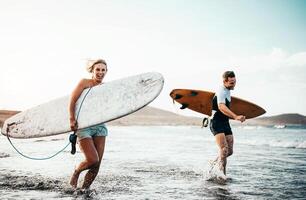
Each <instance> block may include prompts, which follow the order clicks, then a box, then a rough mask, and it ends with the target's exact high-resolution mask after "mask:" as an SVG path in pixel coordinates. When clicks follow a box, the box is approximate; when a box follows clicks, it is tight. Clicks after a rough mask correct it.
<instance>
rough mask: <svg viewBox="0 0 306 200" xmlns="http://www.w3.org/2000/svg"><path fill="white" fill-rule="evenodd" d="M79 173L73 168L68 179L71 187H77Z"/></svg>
mask: <svg viewBox="0 0 306 200" xmlns="http://www.w3.org/2000/svg"><path fill="white" fill-rule="evenodd" d="M79 175H80V173H79V172H77V171H76V170H74V172H73V174H72V177H71V179H70V185H71V186H72V187H73V188H77V185H78V179H79Z"/></svg>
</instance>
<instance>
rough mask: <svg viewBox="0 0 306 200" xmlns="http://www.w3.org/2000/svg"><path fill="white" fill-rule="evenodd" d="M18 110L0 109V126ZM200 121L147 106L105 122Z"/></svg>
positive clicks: (195, 124)
mask: <svg viewBox="0 0 306 200" xmlns="http://www.w3.org/2000/svg"><path fill="white" fill-rule="evenodd" d="M18 112H19V111H10V110H0V127H2V126H3V122H4V121H5V119H7V118H8V117H10V116H13V115H15V114H16V113H18ZM201 123H202V119H201V118H197V117H186V116H182V115H178V114H175V113H172V112H169V111H165V110H161V109H158V108H153V107H150V106H147V107H145V108H143V109H141V110H139V111H137V112H135V113H133V114H130V115H128V116H125V117H123V118H120V119H117V120H114V121H112V122H109V123H107V124H109V125H114V126H130V125H139V126H140V125H144V126H148V125H153V126H154V125H160V126H164V125H168V126H174V125H192V126H200V125H201Z"/></svg>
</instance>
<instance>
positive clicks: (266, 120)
mask: <svg viewBox="0 0 306 200" xmlns="http://www.w3.org/2000/svg"><path fill="white" fill-rule="evenodd" d="M246 122H247V124H250V125H276V124H283V125H290V124H291V125H306V116H304V115H300V114H297V113H288V114H281V115H276V116H271V117H260V118H256V119H251V120H248V121H246Z"/></svg>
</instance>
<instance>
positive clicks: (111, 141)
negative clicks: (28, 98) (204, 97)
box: [0, 126, 306, 199]
mask: <svg viewBox="0 0 306 200" xmlns="http://www.w3.org/2000/svg"><path fill="white" fill-rule="evenodd" d="M233 131H234V136H235V145H234V154H233V156H231V157H230V158H229V160H228V169H227V172H228V174H227V175H228V180H227V182H226V184H224V185H222V184H218V183H215V182H211V181H206V180H205V172H206V171H207V169H208V162H209V160H212V159H214V158H215V156H216V154H217V148H216V145H215V143H214V138H213V136H212V134H211V133H210V131H209V129H207V128H204V129H201V128H200V127H198V126H109V136H108V137H107V142H106V150H105V154H104V158H103V161H102V166H101V169H100V172H99V175H98V176H97V178H96V180H95V181H94V183H93V185H92V187H91V188H90V191H89V193H86V194H80V193H77V192H75V191H74V190H72V189H71V188H70V186H69V184H68V182H69V178H70V176H71V174H72V171H73V169H74V167H75V165H77V164H78V163H79V162H80V161H81V160H82V159H83V157H82V154H81V153H80V151H79V150H78V149H77V150H78V151H77V153H76V155H74V156H73V155H71V154H70V149H69V148H67V149H66V150H65V151H64V152H62V153H61V154H59V155H58V156H56V157H54V158H52V159H50V160H45V161H34V160H29V159H26V158H23V157H21V156H20V155H19V154H18V153H16V152H15V150H14V149H13V148H12V147H11V146H10V144H9V142H8V141H7V139H6V138H5V137H4V136H1V137H0V145H1V149H0V195H1V199H128V198H131V199H303V198H304V197H305V195H306V192H305V191H306V190H305V189H306V169H305V165H306V156H305V153H306V129H273V128H265V127H260V126H259V127H258V126H252V127H234V128H233ZM12 142H13V143H14V144H15V145H16V147H17V148H18V149H19V150H20V151H22V152H23V153H25V154H26V155H31V156H33V157H46V156H49V155H51V154H54V153H55V152H57V151H58V150H60V149H61V148H62V147H63V146H65V145H66V144H67V142H68V135H58V136H52V137H46V138H36V139H12ZM83 175H84V174H81V176H80V180H79V181H80V182H79V184H80V183H81V181H82V179H83Z"/></svg>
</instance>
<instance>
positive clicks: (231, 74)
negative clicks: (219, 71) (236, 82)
mask: <svg viewBox="0 0 306 200" xmlns="http://www.w3.org/2000/svg"><path fill="white" fill-rule="evenodd" d="M222 77H223V80H227V79H228V78H234V77H235V73H234V72H233V71H226V72H224V73H223V75H222Z"/></svg>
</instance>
